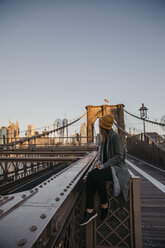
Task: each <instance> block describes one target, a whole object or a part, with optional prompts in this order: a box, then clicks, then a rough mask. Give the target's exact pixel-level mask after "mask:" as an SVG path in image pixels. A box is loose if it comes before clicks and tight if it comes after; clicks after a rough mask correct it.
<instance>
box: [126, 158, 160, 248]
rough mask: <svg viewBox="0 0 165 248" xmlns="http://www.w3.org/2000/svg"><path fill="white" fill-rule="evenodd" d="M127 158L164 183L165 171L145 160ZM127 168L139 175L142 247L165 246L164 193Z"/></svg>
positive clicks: (158, 247) (157, 247)
mask: <svg viewBox="0 0 165 248" xmlns="http://www.w3.org/2000/svg"><path fill="white" fill-rule="evenodd" d="M128 160H129V161H130V162H131V163H133V164H134V165H135V166H137V167H138V168H140V169H141V170H143V171H144V172H146V173H147V174H149V175H150V176H152V177H153V178H155V179H156V180H158V181H159V182H161V183H162V184H165V172H163V171H160V170H157V169H155V168H153V167H150V166H148V165H147V164H146V163H145V162H142V161H139V160H138V159H135V158H132V157H128ZM128 168H129V169H130V170H131V171H132V172H133V173H134V175H136V176H139V177H140V179H141V180H140V187H141V213H142V239H143V248H148V247H156V248H164V247H165V193H163V192H162V191H161V190H160V189H159V188H158V187H156V186H155V185H153V184H152V183H151V182H150V181H149V180H147V179H146V178H145V177H144V176H143V175H141V174H140V173H139V172H137V171H136V170H135V169H133V168H132V167H131V166H130V165H128Z"/></svg>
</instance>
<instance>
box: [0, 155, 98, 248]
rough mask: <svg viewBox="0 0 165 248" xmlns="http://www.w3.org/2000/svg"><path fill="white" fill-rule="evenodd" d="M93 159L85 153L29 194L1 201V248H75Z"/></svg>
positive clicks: (11, 196) (12, 196) (78, 244)
mask: <svg viewBox="0 0 165 248" xmlns="http://www.w3.org/2000/svg"><path fill="white" fill-rule="evenodd" d="M96 156H97V152H91V153H89V154H88V155H87V156H85V157H84V158H82V159H80V160H78V161H77V162H75V163H73V164H72V165H71V166H70V167H69V168H66V169H64V170H63V171H61V172H59V173H57V174H56V175H55V176H52V177H51V178H50V179H49V180H46V181H45V182H43V183H42V184H40V185H39V186H38V187H36V188H34V189H33V190H30V191H25V192H22V193H17V194H15V195H8V196H4V197H1V198H0V205H1V207H0V229H1V232H0V244H1V246H2V247H8V248H10V247H12V248H14V247H19V246H22V247H35V248H39V247H66V248H69V247H72V248H75V247H79V246H80V243H81V240H82V230H81V228H80V226H79V225H78V223H79V221H80V218H81V217H82V215H83V211H84V208H85V201H84V189H85V184H84V180H83V178H84V176H85V175H86V173H87V171H88V170H89V169H90V167H91V165H92V163H93V162H94V160H95V159H96ZM6 233H7V236H6Z"/></svg>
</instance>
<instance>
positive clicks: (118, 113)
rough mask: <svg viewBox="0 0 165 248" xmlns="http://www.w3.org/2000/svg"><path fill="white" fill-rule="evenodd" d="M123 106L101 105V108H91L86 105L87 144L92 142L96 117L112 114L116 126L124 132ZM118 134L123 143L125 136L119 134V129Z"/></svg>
mask: <svg viewBox="0 0 165 248" xmlns="http://www.w3.org/2000/svg"><path fill="white" fill-rule="evenodd" d="M123 108H124V105H123V104H117V105H107V104H105V105H101V106H92V105H87V106H86V109H87V136H88V143H90V142H93V140H94V137H93V136H94V135H93V129H94V123H95V121H96V120H97V118H98V117H101V116H103V115H107V114H113V115H114V117H115V120H116V122H117V124H118V125H119V126H120V127H121V128H122V129H124V130H125V126H124V111H123ZM118 132H119V134H120V136H121V137H122V140H123V141H125V135H124V134H123V133H122V132H121V130H120V129H118Z"/></svg>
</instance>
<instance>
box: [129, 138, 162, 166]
mask: <svg viewBox="0 0 165 248" xmlns="http://www.w3.org/2000/svg"><path fill="white" fill-rule="evenodd" d="M127 149H128V153H129V154H131V155H134V156H137V157H138V158H141V159H143V160H144V161H147V162H150V163H152V164H153V165H155V166H157V167H159V168H161V169H164V170H165V149H164V148H163V146H162V145H161V144H160V143H157V142H156V141H155V140H154V139H153V138H152V137H150V135H148V134H146V135H144V134H139V135H135V136H132V137H130V138H127Z"/></svg>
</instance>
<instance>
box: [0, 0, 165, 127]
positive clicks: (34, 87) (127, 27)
mask: <svg viewBox="0 0 165 248" xmlns="http://www.w3.org/2000/svg"><path fill="white" fill-rule="evenodd" d="M164 13H165V1H163V0H162V1H161V0H156V1H155V0H138V1H127V0H114V1H112V0H100V1H98V0H96V1H93V0H91V1H90V0H88V1H86V0H83V1H79V0H76V1H70V0H68V1H65V0H63V1H61V0H54V1H53V0H45V1H42V0H40V1H37V0H28V1H25V0H14V1H12V0H0V89H1V97H0V106H1V118H0V126H2V125H8V121H9V119H10V120H12V121H16V120H18V121H19V124H20V128H21V129H25V128H26V126H27V124H28V123H32V124H34V125H35V127H40V126H44V125H51V124H52V123H53V121H54V120H55V119H57V118H63V117H64V116H65V114H66V116H67V117H68V119H72V118H76V117H77V116H80V115H81V114H83V113H84V112H85V106H86V105H88V104H90V105H101V104H103V103H104V98H107V99H108V100H109V101H110V104H118V103H123V104H125V108H126V109H127V110H129V111H131V112H134V113H138V109H139V107H140V106H141V104H142V103H144V104H145V105H146V106H147V107H148V109H149V111H148V115H149V116H151V117H157V118H161V117H162V116H163V115H164V114H165V108H164V107H165V14H164Z"/></svg>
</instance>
